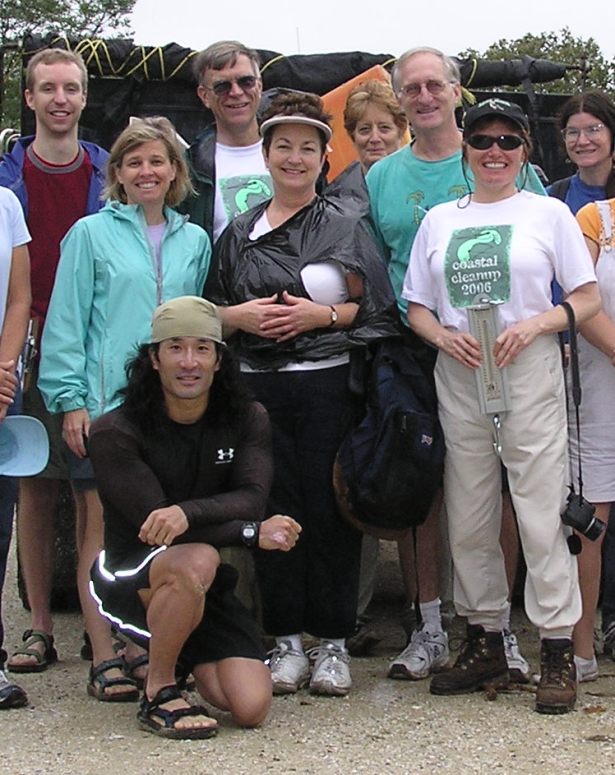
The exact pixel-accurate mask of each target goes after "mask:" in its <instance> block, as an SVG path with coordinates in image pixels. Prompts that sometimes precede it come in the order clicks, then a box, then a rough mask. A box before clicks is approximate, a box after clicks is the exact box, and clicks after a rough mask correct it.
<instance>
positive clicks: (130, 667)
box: [122, 651, 149, 689]
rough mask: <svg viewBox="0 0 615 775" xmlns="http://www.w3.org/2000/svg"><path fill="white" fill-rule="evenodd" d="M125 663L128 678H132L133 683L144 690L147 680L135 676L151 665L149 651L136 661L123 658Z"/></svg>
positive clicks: (140, 655)
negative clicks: (137, 672) (141, 669)
mask: <svg viewBox="0 0 615 775" xmlns="http://www.w3.org/2000/svg"><path fill="white" fill-rule="evenodd" d="M122 659H123V661H124V666H123V668H122V669H123V671H124V675H125V676H126V678H130V679H131V680H132V681H134V682H135V684H136V685H137V688H138V689H142V688H143V686H144V684H145V678H144V677H141V676H138V675H135V672H136V671H137V670H138V669H139V668H140V667H143V666H147V665H149V654H148V653H147V651H146V652H145V653H144V654H139V656H137V657H135V658H134V659H126V657H122Z"/></svg>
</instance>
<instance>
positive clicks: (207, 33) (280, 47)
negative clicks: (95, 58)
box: [132, 0, 615, 59]
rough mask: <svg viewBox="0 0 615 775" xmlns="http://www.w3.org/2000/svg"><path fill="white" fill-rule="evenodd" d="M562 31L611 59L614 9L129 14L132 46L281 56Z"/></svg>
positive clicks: (450, 6)
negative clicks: (212, 47)
mask: <svg viewBox="0 0 615 775" xmlns="http://www.w3.org/2000/svg"><path fill="white" fill-rule="evenodd" d="M563 27H568V28H569V29H570V31H571V32H572V34H573V36H575V37H582V38H585V39H587V38H590V37H593V38H594V39H595V40H596V42H597V43H598V45H599V46H600V48H601V50H602V53H603V55H604V56H605V57H606V58H607V59H615V34H614V33H613V30H614V29H615V4H614V3H613V0H594V2H592V4H591V12H587V11H584V10H583V6H582V4H581V3H579V0H512V1H511V2H509V3H502V2H497V1H496V0H492V2H487V3H475V4H473V7H472V6H471V5H470V4H468V3H467V2H465V3H464V2H452V1H451V0H418V2H417V0H414V2H412V0H386V2H383V3H382V5H381V4H380V3H379V2H374V0H371V1H370V0H354V1H353V2H349V0H337V2H336V0H303V2H299V1H298V0H252V2H246V1H245V0H239V1H237V0H236V1H235V3H230V2H221V1H220V0H213V1H212V0H171V1H169V0H137V3H136V6H135V10H134V12H133V14H132V30H133V33H134V40H135V43H136V44H141V45H147V46H158V45H164V44H166V43H178V44H180V45H181V46H186V47H188V48H192V49H199V50H200V49H203V48H206V47H207V46H208V45H209V44H210V43H214V42H215V41H217V40H226V39H234V40H240V41H241V42H242V43H245V44H246V45H248V46H251V47H252V48H257V49H267V50H270V51H278V52H280V53H281V54H287V55H290V54H318V53H332V52H340V51H364V52H367V53H371V54H392V55H394V56H398V55H399V54H401V53H402V52H404V51H405V50H407V49H409V48H412V47H414V46H424V45H428V46H435V47H436V48H439V49H441V50H443V51H444V53H446V54H450V55H453V56H454V55H456V54H458V53H459V52H460V51H463V50H464V49H466V48H468V47H472V48H474V49H477V50H478V51H481V50H484V49H486V48H487V47H488V46H490V45H491V44H492V43H495V42H496V41H498V40H500V39H501V38H506V39H509V40H510V39H516V38H520V37H523V35H525V34H526V33H528V32H530V33H533V34H539V33H541V32H554V31H559V30H561V29H562V28H563Z"/></svg>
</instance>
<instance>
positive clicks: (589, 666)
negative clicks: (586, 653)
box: [574, 656, 598, 684]
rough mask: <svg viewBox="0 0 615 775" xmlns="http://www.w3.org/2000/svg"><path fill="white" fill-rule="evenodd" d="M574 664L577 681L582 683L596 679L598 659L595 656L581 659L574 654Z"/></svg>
mask: <svg viewBox="0 0 615 775" xmlns="http://www.w3.org/2000/svg"><path fill="white" fill-rule="evenodd" d="M574 666H575V669H576V671H577V683H579V684H582V683H586V682H588V681H597V680H598V661H597V659H596V657H592V658H591V659H583V658H582V657H577V656H575V658H574Z"/></svg>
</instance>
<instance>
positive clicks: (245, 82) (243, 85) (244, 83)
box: [203, 75, 259, 97]
mask: <svg viewBox="0 0 615 775" xmlns="http://www.w3.org/2000/svg"><path fill="white" fill-rule="evenodd" d="M258 81H259V78H258V76H257V75H240V76H239V78H232V79H231V80H230V81H218V82H217V83H214V85H213V86H205V84H203V88H204V89H207V91H212V92H213V93H214V94H215V95H216V97H225V96H226V95H227V94H229V93H230V91H231V89H232V88H233V84H234V83H236V84H237V86H239V88H240V89H241V90H242V91H252V89H254V88H255V86H256V84H257V83H258Z"/></svg>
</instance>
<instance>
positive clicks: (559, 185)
mask: <svg viewBox="0 0 615 775" xmlns="http://www.w3.org/2000/svg"><path fill="white" fill-rule="evenodd" d="M571 180H572V175H570V176H569V177H567V178H562V179H561V180H556V181H555V182H554V183H551V185H550V187H549V196H554V197H555V198H556V199H561V201H562V202H565V201H566V194H567V193H568V189H569V188H570V181H571Z"/></svg>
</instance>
